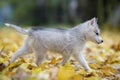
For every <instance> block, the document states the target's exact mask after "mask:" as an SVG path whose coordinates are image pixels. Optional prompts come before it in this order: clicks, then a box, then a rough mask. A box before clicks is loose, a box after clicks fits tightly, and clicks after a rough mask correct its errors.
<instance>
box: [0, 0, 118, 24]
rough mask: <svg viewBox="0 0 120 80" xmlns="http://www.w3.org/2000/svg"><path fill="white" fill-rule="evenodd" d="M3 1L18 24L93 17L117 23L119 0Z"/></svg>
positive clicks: (73, 21) (64, 21)
mask: <svg viewBox="0 0 120 80" xmlns="http://www.w3.org/2000/svg"><path fill="white" fill-rule="evenodd" d="M3 1H7V2H8V4H9V5H11V6H12V8H13V22H15V23H18V24H24V25H34V26H36V25H42V24H57V23H71V24H74V23H76V22H80V21H86V20H89V19H91V18H93V17H98V18H99V22H100V23H103V22H105V21H110V22H111V23H113V24H116V23H119V19H118V18H119V11H120V10H119V6H118V5H120V4H119V3H120V1H119V0H1V1H0V4H3V3H2V2H3ZM115 8H116V9H115ZM0 9H1V6H0ZM0 14H1V12H0ZM1 18H2V17H1ZM112 20H113V21H112Z"/></svg>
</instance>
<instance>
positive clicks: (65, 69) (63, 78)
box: [57, 63, 75, 80]
mask: <svg viewBox="0 0 120 80" xmlns="http://www.w3.org/2000/svg"><path fill="white" fill-rule="evenodd" d="M74 75H75V70H74V68H73V66H71V65H70V64H69V63H67V64H65V66H60V68H59V70H58V74H57V80H68V79H70V78H71V77H72V76H74Z"/></svg>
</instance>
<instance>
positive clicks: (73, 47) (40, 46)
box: [5, 18, 103, 71]
mask: <svg viewBox="0 0 120 80" xmlns="http://www.w3.org/2000/svg"><path fill="white" fill-rule="evenodd" d="M5 25H6V26H9V27H12V28H13V29H15V30H17V31H18V32H20V33H22V34H24V35H27V38H26V39H25V41H24V43H23V45H22V47H21V48H20V49H19V50H17V51H16V53H15V54H14V55H13V56H12V58H11V59H10V62H13V61H15V60H16V58H18V57H20V56H22V55H24V54H28V53H32V52H34V53H35V55H36V64H37V65H38V64H41V63H42V62H43V59H44V58H45V56H46V52H47V51H52V52H57V53H60V54H61V55H62V56H63V61H62V62H61V64H62V65H64V64H65V63H66V62H67V61H68V60H69V58H70V56H71V55H73V56H74V57H75V59H76V60H77V61H78V62H79V63H80V64H81V65H82V66H83V67H84V68H85V69H86V70H88V71H91V68H90V67H89V65H88V63H87V61H86V60H85V58H84V56H83V55H82V53H81V51H82V50H83V48H84V46H85V43H86V42H87V41H92V42H94V43H98V44H100V43H102V42H103V40H102V38H101V37H100V29H99V27H98V24H97V19H96V18H92V19H91V20H88V21H86V22H84V23H82V24H79V25H77V26H75V27H73V28H70V29H57V28H30V29H29V30H28V31H25V30H24V29H22V28H21V27H18V26H16V25H13V24H9V23H5Z"/></svg>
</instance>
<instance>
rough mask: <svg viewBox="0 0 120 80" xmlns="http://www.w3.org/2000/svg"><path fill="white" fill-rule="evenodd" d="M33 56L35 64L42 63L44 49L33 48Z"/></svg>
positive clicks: (44, 54) (44, 53)
mask: <svg viewBox="0 0 120 80" xmlns="http://www.w3.org/2000/svg"><path fill="white" fill-rule="evenodd" d="M34 52H35V56H36V61H35V63H36V65H39V64H42V63H43V61H44V58H45V56H46V50H44V49H39V50H36V49H35V50H34Z"/></svg>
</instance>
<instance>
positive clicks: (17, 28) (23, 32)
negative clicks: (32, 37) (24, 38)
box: [5, 23, 28, 35]
mask: <svg viewBox="0 0 120 80" xmlns="http://www.w3.org/2000/svg"><path fill="white" fill-rule="evenodd" d="M5 25H6V26H8V27H12V28H13V29H15V30H16V31H18V32H20V33H22V34H25V35H27V34H28V32H27V31H25V30H24V29H22V28H21V27H19V26H16V25H14V24H9V23H5Z"/></svg>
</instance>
